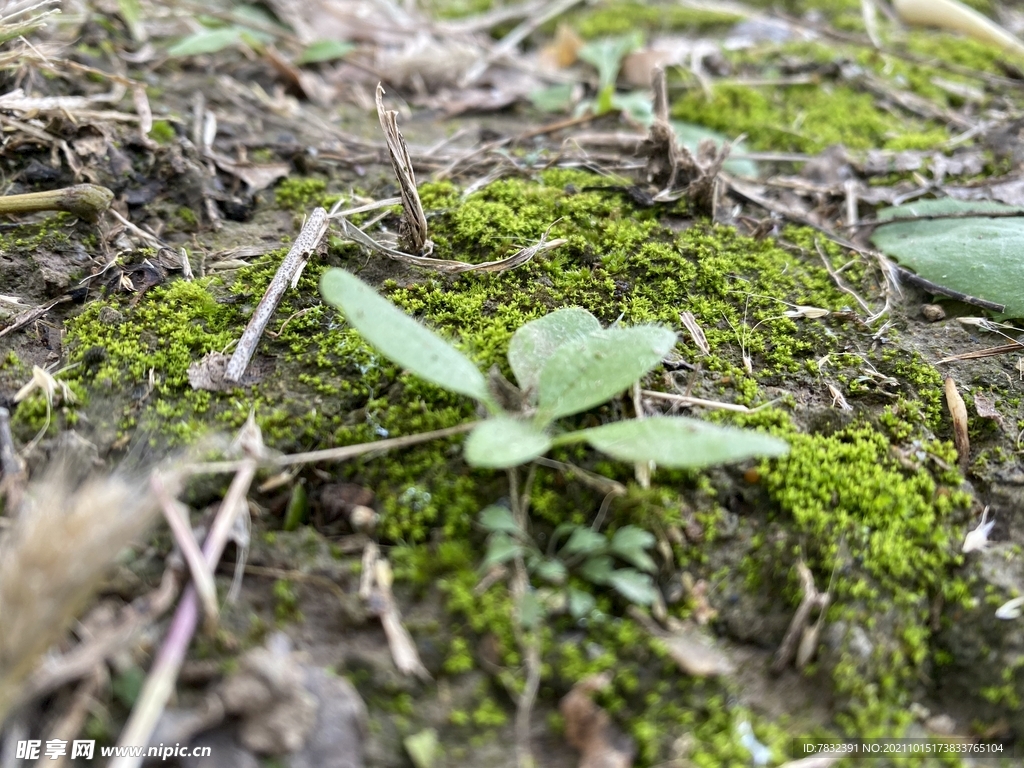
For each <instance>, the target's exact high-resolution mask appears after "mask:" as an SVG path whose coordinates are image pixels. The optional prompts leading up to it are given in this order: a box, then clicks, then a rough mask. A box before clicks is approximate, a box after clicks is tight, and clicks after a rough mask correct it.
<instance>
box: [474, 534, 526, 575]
mask: <svg viewBox="0 0 1024 768" xmlns="http://www.w3.org/2000/svg"><path fill="white" fill-rule="evenodd" d="M522 552H523V547H522V545H521V544H520V543H519V542H518V541H516V540H515V539H513V538H512V537H511V536H509V535H508V534H505V533H500V532H499V533H495V534H494V535H493V536H491V537H490V538H489V539H488V540H487V554H486V555H485V556H484V561H483V562H482V563H480V570H482V571H486V570H487V569H488V568H490V567H492V566H495V565H500V564H501V563H504V562H507V561H509V560H511V559H512V558H513V557H515V556H516V555H520V554H522Z"/></svg>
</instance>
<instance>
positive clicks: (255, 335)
mask: <svg viewBox="0 0 1024 768" xmlns="http://www.w3.org/2000/svg"><path fill="white" fill-rule="evenodd" d="M326 233H327V211H325V210H324V209H323V208H314V209H313V212H312V213H311V214H309V218H307V219H306V223H305V224H303V225H302V230H301V231H300V232H299V236H298V237H296V238H295V243H294V244H293V245H292V247H291V250H290V251H288V255H287V256H285V257H284V261H282V262H281V266H280V267H278V268H277V272H276V273H275V274H274V279H273V280H271V281H270V285H269V286H268V287H267V292H266V293H265V294H263V298H262V299H261V300H260V303H259V306H257V307H256V311H255V312H253V314H252V317H251V318H250V320H249V325H247V326H246V328H245V331H244V332H243V333H242V338H240V339H239V340H238V346H237V347H235V351H234V354H232V355H231V360H229V361H228V365H227V368H226V369H225V370H224V378H225V379H226V380H227V381H230V382H234V383H236V384H237V383H238V382H240V381H241V380H242V376H243V375H244V374H245V369H246V368H248V367H249V361H250V360H251V359H252V356H253V354H254V353H255V352H256V345H257V344H259V341H260V337H261V336H263V331H264V330H265V329H266V327H267V324H268V323H269V322H270V318H271V316H273V314H274V312H275V310H277V305H278V304H280V303H281V299H282V297H283V296H284V292H285V290H287V288H288V285H289V284H294V282H295V281H297V280H298V276H299V275H300V274H302V269H303V267H305V265H306V260H307V259H308V258H309V255H310V254H311V253H313V252H314V251H315V250H316V249H317V247H318V246H319V245H320V241H321V240H322V239H323V237H324V235H325V234H326Z"/></svg>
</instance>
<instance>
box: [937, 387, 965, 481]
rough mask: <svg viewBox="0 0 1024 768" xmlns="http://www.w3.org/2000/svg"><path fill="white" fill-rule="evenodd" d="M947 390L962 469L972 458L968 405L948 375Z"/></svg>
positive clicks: (954, 441) (955, 441) (948, 405)
mask: <svg viewBox="0 0 1024 768" xmlns="http://www.w3.org/2000/svg"><path fill="white" fill-rule="evenodd" d="M944 386H945V390H946V407H947V408H949V415H950V416H952V418H953V444H954V445H956V453H957V456H958V457H959V460H960V462H959V463H960V469H961V470H965V469H966V468H967V463H968V462H969V461H970V459H971V439H970V437H968V435H967V405H966V404H965V403H964V399H963V398H962V397H961V396H960V392H959V391H957V388H956V382H955V381H953V378H952V377H951V376H950V377H947V378H946V381H945V382H944Z"/></svg>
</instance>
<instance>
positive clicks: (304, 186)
mask: <svg viewBox="0 0 1024 768" xmlns="http://www.w3.org/2000/svg"><path fill="white" fill-rule="evenodd" d="M339 198H340V195H333V194H328V193H327V182H326V181H324V180H323V179H317V178H312V177H298V176H294V177H293V176H289V177H288V178H286V179H282V180H281V182H280V183H279V184H278V185H277V187H276V188H275V189H274V200H275V202H276V203H277V205H278V206H279V207H281V208H285V209H287V210H289V211H308V210H309V209H310V208H312V207H314V206H321V207H324V208H330V207H331V206H332V205H334V203H336V202H337V201H338V199H339Z"/></svg>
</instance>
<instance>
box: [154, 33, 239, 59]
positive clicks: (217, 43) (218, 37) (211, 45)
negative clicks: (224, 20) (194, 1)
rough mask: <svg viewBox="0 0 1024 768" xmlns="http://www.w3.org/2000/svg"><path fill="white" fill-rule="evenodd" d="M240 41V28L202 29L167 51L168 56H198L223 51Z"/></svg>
mask: <svg viewBox="0 0 1024 768" xmlns="http://www.w3.org/2000/svg"><path fill="white" fill-rule="evenodd" d="M241 39H242V29H241V28H240V27H219V28H217V29H204V30H202V31H201V32H196V33H195V34H194V35H189V36H188V37H184V38H182V39H181V40H179V41H178V42H176V43H175V44H174V45H172V46H171V47H170V48H168V49H167V54H168V55H169V56H199V55H200V54H204V53H217V51H223V50H224V49H225V48H228V47H230V46H232V45H234V44H235V43H237V42H239V41H240V40H241Z"/></svg>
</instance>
